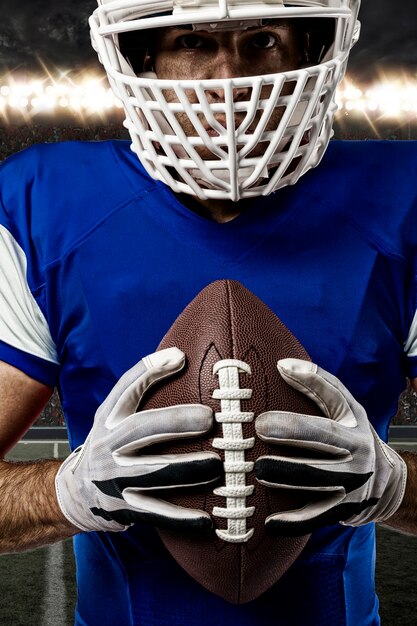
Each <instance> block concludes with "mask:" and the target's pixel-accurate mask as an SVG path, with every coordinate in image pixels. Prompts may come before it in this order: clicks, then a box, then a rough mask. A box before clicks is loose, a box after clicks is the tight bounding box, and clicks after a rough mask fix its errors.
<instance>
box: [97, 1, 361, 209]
mask: <svg viewBox="0 0 417 626" xmlns="http://www.w3.org/2000/svg"><path fill="white" fill-rule="evenodd" d="M98 4H99V6H98V8H97V9H96V10H95V11H94V13H93V15H92V16H91V18H90V27H91V35H92V42H93V46H94V48H95V50H96V51H97V52H98V55H99V59H100V61H101V63H102V64H103V65H104V68H105V70H106V72H107V75H108V78H109V81H110V84H111V86H112V89H113V91H114V92H115V95H116V96H117V97H118V98H120V100H121V101H122V102H123V105H124V109H125V114H126V120H125V126H126V127H127V128H128V130H129V132H130V135H131V138H132V150H133V151H134V152H136V154H137V155H138V157H139V159H140V160H141V162H142V164H143V166H144V167H145V169H146V170H147V172H148V173H149V174H150V175H151V176H152V177H153V178H155V179H158V180H161V181H163V182H165V183H166V184H167V185H169V186H170V187H171V188H172V189H173V190H174V191H175V192H177V193H188V194H192V195H195V196H197V197H199V198H202V199H207V198H213V199H230V200H233V201H236V200H239V199H240V198H248V197H253V196H258V195H267V194H270V193H271V192H273V191H275V190H276V189H279V188H280V187H283V186H285V185H289V184H294V183H295V182H296V181H297V180H298V178H299V177H300V176H301V175H302V174H303V173H305V172H306V171H307V170H309V169H310V168H312V167H315V166H316V165H317V164H318V163H319V162H320V159H321V157H322V156H323V153H324V151H325V149H326V147H327V145H328V142H329V140H330V138H331V136H332V120H333V115H334V112H335V110H336V108H337V106H336V103H335V91H336V87H337V85H338V84H339V82H340V81H341V80H342V78H343V76H344V73H345V70H346V63H347V59H348V56H349V52H350V49H351V48H352V46H353V44H354V43H355V42H356V40H357V39H358V37H359V30H360V28H359V22H358V21H357V14H358V11H359V4H360V0H290V2H288V3H287V2H286V1H285V0H98ZM279 19H286V20H288V19H294V20H300V21H299V22H298V23H299V24H301V23H303V24H309V25H313V26H312V30H311V32H310V31H309V29H310V27H309V26H308V27H307V34H306V36H305V40H306V41H308V42H309V44H308V49H307V50H306V63H305V64H303V66H302V67H300V68H298V69H295V70H293V71H288V72H279V71H278V72H277V73H274V74H266V75H260V76H242V77H238V78H219V79H210V80H189V79H181V80H165V79H164V80H162V79H158V77H157V75H156V74H155V73H154V71H150V72H145V71H143V70H144V69H145V68H144V67H139V70H138V68H137V67H135V64H134V63H132V62H130V59H129V57H128V55H127V54H126V53H125V52H124V50H123V38H126V34H129V33H131V32H132V31H142V32H139V33H136V34H135V35H134V36H135V37H137V38H138V39H137V40H138V41H139V48H140V47H141V46H143V54H144V55H145V54H146V53H147V49H148V47H149V45H150V43H149V39H150V38H151V39H152V31H153V29H155V28H161V27H166V26H178V25H181V26H184V25H185V26H186V27H187V28H196V29H198V30H210V29H217V30H219V29H222V30H233V29H236V28H239V29H242V28H243V29H244V28H246V27H247V26H246V25H253V24H254V23H255V24H260V25H261V24H263V23H264V21H266V20H269V21H270V20H279ZM301 20H303V22H301ZM323 22H324V23H327V24H329V23H330V24H331V28H330V31H329V28H328V27H327V28H326V29H325V31H326V33H327V34H326V35H325V36H324V40H323V42H322V43H321V44H320V42H318V41H317V33H314V24H315V23H317V24H323ZM319 30H320V29H319ZM322 30H323V29H322ZM329 32H330V37H329ZM149 33H151V35H150V36H149ZM128 36H130V37H131V35H128ZM314 38H315V41H313V40H314ZM312 41H313V43H311V42H312ZM140 42H142V43H140ZM265 87H266V88H265ZM238 88H244V89H245V90H246V93H248V97H247V99H246V100H244V101H242V100H241V99H239V101H235V100H237V99H235V100H234V90H235V92H236V89H238ZM210 89H211V90H213V89H216V90H218V92H219V90H221V93H222V94H223V97H222V98H221V101H220V102H219V101H216V102H215V103H213V102H211V101H210V98H208V97H207V94H208V93H209V92H210ZM265 94H267V95H265ZM277 108H279V109H280V111H281V112H282V114H281V115H279V116H277V115H275V119H276V118H277V117H278V118H279V119H278V120H277V122H276V124H275V126H273V127H272V128H271V122H270V120H271V119H273V118H272V117H271V116H272V114H273V111H274V110H276V109H277ZM184 115H185V116H187V118H188V119H187V124H186V127H187V128H190V127H191V128H192V129H193V130H192V132H189V131H188V134H186V133H185V132H184V128H183V127H184V124H182V123H180V121H179V119H180V118H181V117H182V119H184ZM219 118H221V119H223V120H226V124H221V123H220V122H219ZM237 120H239V121H238V122H237ZM268 122H269V124H268ZM208 129H209V130H211V132H209V130H208ZM258 144H262V145H261V149H260V148H259V145H258ZM257 146H258V148H257Z"/></svg>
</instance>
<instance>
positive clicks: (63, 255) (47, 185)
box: [0, 141, 417, 626]
mask: <svg viewBox="0 0 417 626" xmlns="http://www.w3.org/2000/svg"><path fill="white" fill-rule="evenodd" d="M416 174H417V145H416V144H414V143H413V142H407V143H395V142H332V143H331V145H330V147H329V149H328V151H327V153H326V155H325V157H324V159H323V162H322V163H321V164H320V166H319V167H318V168H316V169H314V170H312V171H310V172H309V173H307V174H306V175H305V176H304V177H303V178H302V179H301V180H300V181H299V182H298V183H297V184H296V185H295V186H294V187H286V188H284V189H282V190H279V191H278V192H276V193H274V194H272V195H270V196H268V197H265V198H256V199H254V200H253V201H250V202H249V203H248V204H247V205H246V204H245V208H244V211H243V212H242V213H241V214H240V215H239V216H238V217H237V218H236V219H234V220H232V221H230V222H227V223H223V224H219V223H216V222H213V221H210V220H208V219H205V218H204V217H201V216H200V215H197V214H196V213H194V212H192V211H191V210H190V209H188V208H186V207H185V206H183V205H182V204H181V203H180V202H179V200H178V199H177V198H176V197H175V196H174V194H173V193H172V192H171V191H170V189H169V188H167V187H166V186H165V185H164V184H162V183H160V182H156V181H154V180H152V179H150V178H149V176H148V175H147V174H146V173H145V172H144V170H143V168H142V167H141V165H140V163H139V162H138V160H137V158H136V156H135V155H134V154H132V153H131V151H130V150H129V144H128V143H127V142H123V141H119V142H103V143H65V144H57V145H41V146H36V147H34V148H30V149H29V150H27V151H25V152H23V153H20V154H18V155H15V156H14V157H12V158H10V159H9V160H8V161H6V162H5V163H4V164H3V165H2V166H1V167H0V258H1V259H2V261H1V263H2V266H1V271H2V274H1V275H0V276H1V281H0V300H1V301H2V306H1V314H0V317H1V319H0V358H1V359H3V360H5V361H7V362H9V363H11V364H12V365H15V366H16V367H18V368H19V369H21V370H23V371H24V372H26V373H27V374H29V375H30V376H32V377H33V378H35V379H37V380H40V381H41V382H44V383H47V384H50V385H57V386H58V387H59V389H60V394H61V398H62V405H63V410H64V413H65V416H66V420H67V426H68V433H69V438H70V443H71V446H72V447H74V446H77V445H78V444H80V443H82V442H83V441H84V439H85V437H86V435H87V433H88V432H89V430H90V428H91V425H92V421H93V416H94V413H95V411H96V409H97V407H98V405H99V404H100V403H101V402H102V401H103V400H104V398H105V397H106V395H107V394H108V393H109V391H110V389H111V388H112V386H113V385H114V384H115V383H116V381H117V380H118V378H119V377H120V376H121V375H122V374H123V373H124V372H125V371H126V370H127V369H128V368H130V367H131V366H132V365H133V364H134V363H136V362H137V361H138V360H139V359H140V358H141V357H142V356H144V355H146V354H148V353H150V352H153V351H154V350H155V348H156V347H157V345H158V343H159V341H160V339H161V338H162V336H163V335H164V334H165V333H166V331H167V330H168V329H169V328H170V326H171V325H172V323H173V322H174V320H175V319H176V317H177V316H178V315H179V314H180V313H181V311H182V310H183V309H184V307H185V306H186V305H187V304H188V303H189V302H190V301H191V300H192V299H193V298H194V296H195V295H196V294H197V293H198V292H199V291H200V290H201V289H203V288H204V287H205V286H206V285H208V284H209V283H210V282H212V281H214V280H216V279H225V278H229V279H236V280H239V281H241V282H242V283H243V284H244V285H245V286H246V287H247V288H248V289H250V290H251V291H252V292H254V293H255V294H256V295H257V296H258V297H259V298H261V299H262V300H263V301H264V302H265V303H266V304H268V305H269V306H270V307H271V308H272V309H273V310H274V311H275V313H276V314H277V315H278V317H279V318H280V319H281V320H282V321H283V322H284V323H285V324H286V325H287V326H288V328H290V330H291V331H292V332H293V334H294V335H295V336H296V337H297V338H298V339H299V340H300V342H301V343H302V345H303V346H304V347H305V348H306V350H307V351H308V352H309V354H310V356H311V357H312V359H313V361H316V362H317V363H318V364H319V365H320V366H321V367H323V368H325V369H327V370H329V371H330V372H332V373H333V374H335V375H336V376H338V377H339V378H340V379H341V380H342V382H343V383H344V384H345V385H346V386H347V387H348V389H349V390H350V391H351V392H352V394H353V395H354V396H355V397H356V398H357V400H359V402H361V403H362V404H363V405H364V406H365V408H366V410H367V412H368V416H369V419H370V420H371V422H372V423H373V425H374V427H375V428H376V430H377V431H378V433H379V435H380V436H381V437H382V438H383V439H386V438H387V433H388V426H389V422H390V420H391V417H392V416H393V415H394V414H395V412H396V406H397V401H398V396H399V394H400V392H401V391H402V390H403V389H404V386H405V379H406V377H407V376H410V377H415V376H417V317H416V315H415V314H416V302H417V296H416V250H417V247H416V244H417V219H416V218H417V215H416V199H417V188H416V187H417V186H416V183H415V181H416V180H417V176H416ZM75 549H76V559H77V577H78V587H79V589H78V591H79V596H78V605H77V616H76V623H77V624H80V625H81V624H82V625H87V626H96V625H97V626H98V625H100V626H105V625H106V624H114V623H117V624H118V625H120V626H130V625H132V626H133V625H134V626H164V625H168V624H169V625H170V626H174V625H178V626H194V625H195V624H199V626H206V625H207V626H208V625H209V624H210V625H211V624H216V626H223V625H226V624H227V626H232V625H235V624H236V625H239V626H270V625H271V626H272V625H274V626H289V625H290V624H291V626H293V625H294V624H300V625H301V624H302V625H303V626H327V625H328V626H358V625H359V624H360V625H361V626H365V625H368V624H378V623H379V621H378V615H377V613H378V603H377V599H376V597H375V593H374V586H373V567H374V527H373V525H372V524H368V525H366V526H363V527H360V528H349V527H344V526H341V525H337V526H331V527H326V528H323V529H321V530H320V531H318V532H316V533H314V534H313V535H312V537H311V539H310V540H309V542H308V544H307V547H306V548H305V549H304V551H303V553H302V554H301V556H300V557H299V559H298V560H297V561H296V563H295V564H294V565H293V566H292V567H291V568H290V570H289V571H288V572H287V573H286V574H285V576H284V577H283V578H282V579H281V580H280V581H278V583H276V584H275V585H274V587H272V588H271V589H270V590H269V591H267V592H266V593H265V594H263V595H262V596H261V597H259V598H258V599H257V600H255V601H253V602H251V603H249V604H247V605H242V606H234V605H230V604H228V603H227V602H225V601H224V600H222V599H220V598H218V597H216V596H214V595H212V594H210V593H209V592H208V591H206V590H205V589H203V588H202V587H200V586H199V585H198V584H197V583H196V582H194V581H193V580H192V579H191V578H190V577H189V576H188V575H187V574H186V573H185V572H183V571H182V570H181V568H180V567H179V566H178V565H177V564H176V563H175V561H174V560H173V559H172V558H171V557H170V556H169V554H168V553H167V551H166V550H165V548H164V547H163V545H162V543H161V542H160V540H159V538H158V535H157V533H156V531H155V530H154V529H153V528H152V527H150V526H147V525H145V524H140V523H138V524H135V525H134V526H133V527H132V528H131V529H129V530H128V531H126V532H125V533H88V534H80V535H78V536H77V537H76V538H75Z"/></svg>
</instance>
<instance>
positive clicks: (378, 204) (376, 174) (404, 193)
mask: <svg viewBox="0 0 417 626" xmlns="http://www.w3.org/2000/svg"><path fill="white" fill-rule="evenodd" d="M318 169H319V170H320V169H321V174H320V175H319V177H318V179H317V181H316V185H317V183H318V184H320V186H321V188H322V189H324V190H325V192H324V194H323V193H322V201H323V202H324V203H325V204H327V205H328V206H330V207H331V208H332V210H333V211H334V212H338V213H339V214H340V215H343V217H344V218H345V219H346V220H348V221H349V222H350V223H351V224H353V225H355V226H356V228H357V229H358V230H360V231H361V232H362V233H363V234H364V236H367V237H368V238H371V239H372V240H373V242H374V244H375V245H377V246H378V247H382V248H383V249H384V250H385V251H387V252H389V251H391V252H392V253H394V254H396V253H398V254H400V255H401V256H402V255H403V251H404V246H407V245H408V244H410V245H412V246H413V247H414V249H416V248H415V247H416V246H417V141H332V142H331V143H330V146H329V150H328V152H327V154H326V155H325V157H324V159H323V162H322V164H321V165H320V166H319V168H318Z"/></svg>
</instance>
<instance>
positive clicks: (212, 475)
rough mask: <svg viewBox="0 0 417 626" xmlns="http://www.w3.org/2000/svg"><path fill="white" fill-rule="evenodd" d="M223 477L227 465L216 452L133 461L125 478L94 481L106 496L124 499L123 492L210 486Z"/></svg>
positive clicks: (161, 456)
mask: <svg viewBox="0 0 417 626" xmlns="http://www.w3.org/2000/svg"><path fill="white" fill-rule="evenodd" d="M222 475H223V463H222V460H221V459H220V457H219V456H218V455H217V454H216V453H214V452H194V453H188V454H176V455H175V454H170V455H152V456H141V457H138V458H137V459H136V460H135V462H134V461H133V459H132V464H131V465H130V466H124V467H123V475H122V476H115V477H113V478H110V479H103V480H99V479H96V480H93V483H94V484H95V485H96V486H97V488H98V489H99V490H100V491H101V492H102V493H104V494H106V495H108V496H112V497H116V498H117V497H119V498H120V497H121V492H122V491H123V490H124V489H126V488H128V487H133V488H136V489H144V490H146V489H170V488H179V487H190V486H198V485H207V484H210V483H213V482H215V481H217V480H218V479H219V478H220V477H221V476H222Z"/></svg>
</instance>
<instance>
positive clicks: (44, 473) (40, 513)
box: [0, 460, 79, 553]
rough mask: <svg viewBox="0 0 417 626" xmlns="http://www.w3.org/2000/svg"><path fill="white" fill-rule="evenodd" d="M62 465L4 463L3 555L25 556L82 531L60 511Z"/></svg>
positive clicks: (0, 485)
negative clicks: (58, 489)
mask: <svg viewBox="0 0 417 626" xmlns="http://www.w3.org/2000/svg"><path fill="white" fill-rule="evenodd" d="M59 466H60V462H59V461H55V460H51V461H34V462H8V461H3V460H1V461H0V553H6V552H22V551H24V550H30V549H32V548H36V547H39V546H42V545H45V544H48V543H54V542H55V541H59V540H61V539H65V538H67V537H70V536H72V535H74V534H76V533H77V532H79V530H78V529H77V528H75V527H74V526H72V524H70V522H68V520H67V519H66V518H65V516H64V515H63V514H62V511H61V509H60V508H59V505H58V502H57V499H56V492H55V475H56V472H57V471H58V468H59Z"/></svg>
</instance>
